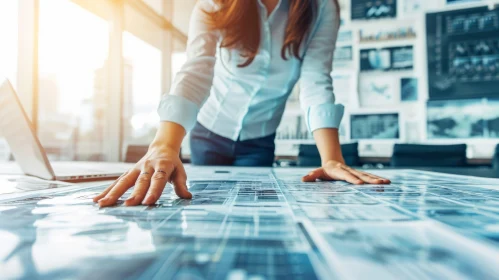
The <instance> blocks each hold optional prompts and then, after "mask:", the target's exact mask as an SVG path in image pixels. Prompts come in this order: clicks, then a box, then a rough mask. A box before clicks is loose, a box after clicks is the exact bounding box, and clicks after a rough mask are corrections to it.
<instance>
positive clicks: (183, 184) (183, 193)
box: [172, 164, 192, 199]
mask: <svg viewBox="0 0 499 280" xmlns="http://www.w3.org/2000/svg"><path fill="white" fill-rule="evenodd" d="M172 183H173V187H174V188H175V193H176V194H177V195H178V196H179V197H180V198H185V199H191V198H192V193H190V192H189V190H188V189H187V174H186V173H185V169H184V166H183V165H182V164H179V165H177V167H176V168H175V171H174V172H173V175H172Z"/></svg>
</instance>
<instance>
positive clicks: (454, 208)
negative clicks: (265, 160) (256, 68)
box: [0, 167, 499, 280]
mask: <svg viewBox="0 0 499 280" xmlns="http://www.w3.org/2000/svg"><path fill="white" fill-rule="evenodd" d="M308 171H309V170H306V169H267V168H222V167H219V168H208V167H203V168H199V167H188V170H187V172H188V176H189V182H188V185H189V188H190V191H191V192H192V193H193V195H194V196H193V199H192V200H183V199H179V198H178V197H177V196H176V195H175V194H174V192H173V190H172V188H171V186H168V187H167V188H166V189H165V191H164V193H163V196H162V197H161V199H160V201H159V202H158V204H156V205H155V206H151V207H148V206H137V207H124V206H122V205H121V204H122V202H123V200H124V199H126V197H127V196H128V195H129V194H130V193H131V190H130V191H129V192H127V194H125V196H124V198H123V200H121V201H120V202H119V203H118V205H117V206H115V207H111V208H102V209H100V208H99V207H98V206H96V205H95V204H94V203H92V200H91V198H92V197H93V196H95V195H96V194H98V193H99V192H101V191H102V190H103V189H104V188H106V187H107V186H105V185H97V186H94V187H86V188H85V189H82V188H81V187H78V188H75V187H65V188H59V189H53V190H43V191H32V192H25V193H16V194H11V195H3V196H0V273H1V275H0V278H2V279H4V278H7V279H9V278H25V279H60V278H64V279H75V278H84V279H136V278H143V279H151V278H153V279H252V280H257V279H258V280H260V279H307V280H308V279H499V180H493V179H480V178H471V177H464V176H451V175H443V174H436V173H430V172H419V171H411V170H397V171H395V170H394V171H390V170H376V171H374V173H375V174H377V175H380V176H383V177H387V178H389V179H391V180H392V184H391V185H385V186H381V185H362V186H353V185H350V184H348V183H345V182H316V183H301V182H300V179H301V176H302V175H304V174H306V173H307V172H308Z"/></svg>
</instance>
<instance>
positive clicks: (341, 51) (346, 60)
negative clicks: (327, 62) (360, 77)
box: [333, 46, 353, 68]
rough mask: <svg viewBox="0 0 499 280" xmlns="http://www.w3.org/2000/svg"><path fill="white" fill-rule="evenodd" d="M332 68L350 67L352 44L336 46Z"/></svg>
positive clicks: (351, 65)
mask: <svg viewBox="0 0 499 280" xmlns="http://www.w3.org/2000/svg"><path fill="white" fill-rule="evenodd" d="M333 67H334V68H352V67H353V50H352V46H344V47H336V49H335V51H334V60H333Z"/></svg>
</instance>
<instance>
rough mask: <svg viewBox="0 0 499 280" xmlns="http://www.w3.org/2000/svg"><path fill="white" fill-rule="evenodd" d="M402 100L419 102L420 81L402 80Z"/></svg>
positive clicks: (413, 79)
mask: <svg viewBox="0 0 499 280" xmlns="http://www.w3.org/2000/svg"><path fill="white" fill-rule="evenodd" d="M400 100H401V101H402V102H407V101H417V100H418V79H416V78H402V79H400Z"/></svg>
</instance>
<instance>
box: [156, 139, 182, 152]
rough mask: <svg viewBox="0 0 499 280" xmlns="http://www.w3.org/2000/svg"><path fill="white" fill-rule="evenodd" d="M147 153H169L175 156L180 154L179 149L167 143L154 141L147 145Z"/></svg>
mask: <svg viewBox="0 0 499 280" xmlns="http://www.w3.org/2000/svg"><path fill="white" fill-rule="evenodd" d="M149 151H151V152H154V151H165V152H166V151H170V152H172V153H175V154H180V147H175V145H171V144H170V143H168V142H167V141H157V140H154V141H152V142H151V144H150V145H149Z"/></svg>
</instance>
